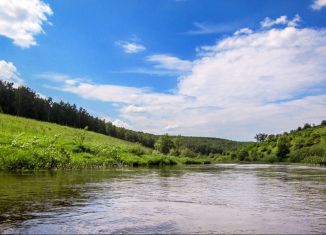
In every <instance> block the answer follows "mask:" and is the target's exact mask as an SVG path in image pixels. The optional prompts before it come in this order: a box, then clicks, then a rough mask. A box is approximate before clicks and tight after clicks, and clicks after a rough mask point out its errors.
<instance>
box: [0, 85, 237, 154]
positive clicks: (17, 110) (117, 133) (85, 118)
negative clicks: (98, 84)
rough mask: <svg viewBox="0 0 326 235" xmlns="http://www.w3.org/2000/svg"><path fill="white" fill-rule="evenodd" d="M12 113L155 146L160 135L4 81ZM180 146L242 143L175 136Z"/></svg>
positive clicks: (2, 91)
mask: <svg viewBox="0 0 326 235" xmlns="http://www.w3.org/2000/svg"><path fill="white" fill-rule="evenodd" d="M1 112H2V113H5V114H11V115H16V116H21V117H26V118H32V119H36V120H40V121H46V122H52V123H56V124H60V125H66V126H70V127H75V128H81V129H84V128H85V127H87V128H88V130H90V131H94V132H97V133H101V134H105V135H109V136H112V137H116V138H119V139H122V140H126V141H130V142H134V143H140V144H142V145H143V146H145V147H149V148H154V145H155V142H156V141H157V139H158V138H159V136H158V135H153V134H149V133H144V132H138V131H133V130H128V129H125V128H122V127H117V126H115V125H113V124H112V123H111V122H106V121H105V120H103V119H100V118H98V117H94V116H92V115H90V114H89V113H88V112H87V110H85V109H83V108H81V107H80V108H77V106H76V105H75V104H73V105H71V104H69V103H65V102H63V101H61V102H59V103H58V102H54V101H53V100H52V98H47V99H44V98H42V97H40V96H39V95H38V94H37V93H35V92H34V91H32V90H31V89H30V88H28V87H24V86H20V87H18V88H15V87H14V86H13V84H12V83H7V82H3V81H0V113H1ZM173 139H176V141H177V145H178V149H180V151H181V150H182V151H183V152H185V151H186V152H187V153H188V154H192V155H197V154H201V155H209V154H210V153H214V154H215V153H223V152H224V151H225V150H230V149H235V148H236V147H238V146H239V145H240V144H241V143H240V142H237V141H231V140H225V139H218V138H205V137H184V136H183V137H173Z"/></svg>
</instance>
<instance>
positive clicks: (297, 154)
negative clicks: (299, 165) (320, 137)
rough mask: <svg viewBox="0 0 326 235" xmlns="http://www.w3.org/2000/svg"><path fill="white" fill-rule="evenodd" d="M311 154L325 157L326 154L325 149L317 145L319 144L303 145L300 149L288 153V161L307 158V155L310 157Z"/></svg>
mask: <svg viewBox="0 0 326 235" xmlns="http://www.w3.org/2000/svg"><path fill="white" fill-rule="evenodd" d="M311 156H318V157H325V156H326V150H325V148H323V147H319V146H313V147H304V148H302V149H298V150H296V151H293V152H292V153H291V154H290V155H289V161H290V162H301V161H303V160H304V159H305V158H308V157H311Z"/></svg>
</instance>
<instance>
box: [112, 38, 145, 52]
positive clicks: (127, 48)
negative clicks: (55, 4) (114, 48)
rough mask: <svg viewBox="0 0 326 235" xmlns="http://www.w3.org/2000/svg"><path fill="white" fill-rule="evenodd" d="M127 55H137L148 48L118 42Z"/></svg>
mask: <svg viewBox="0 0 326 235" xmlns="http://www.w3.org/2000/svg"><path fill="white" fill-rule="evenodd" d="M116 44H117V45H118V46H120V47H121V48H122V49H123V51H124V52H125V53H127V54H135V53H139V52H142V51H145V50H146V47H145V46H144V45H142V44H139V43H136V42H127V41H118V42H116Z"/></svg>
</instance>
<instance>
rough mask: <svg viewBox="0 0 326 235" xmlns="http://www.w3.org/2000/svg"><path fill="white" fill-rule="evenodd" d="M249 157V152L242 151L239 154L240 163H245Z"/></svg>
mask: <svg viewBox="0 0 326 235" xmlns="http://www.w3.org/2000/svg"><path fill="white" fill-rule="evenodd" d="M248 157H249V153H248V151H247V150H243V149H242V150H240V151H239V153H238V159H239V161H244V160H245V159H247V158H248Z"/></svg>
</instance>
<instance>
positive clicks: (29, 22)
mask: <svg viewBox="0 0 326 235" xmlns="http://www.w3.org/2000/svg"><path fill="white" fill-rule="evenodd" d="M52 14H53V12H52V10H51V8H50V6H49V5H48V4H46V3H44V2H43V1H41V0H1V1H0V35H3V36H5V37H7V38H10V39H12V40H13V42H14V44H15V45H17V46H19V47H22V48H28V47H30V46H34V45H36V40H35V36H36V35H37V34H40V33H43V28H42V25H43V23H44V22H47V20H48V19H47V16H49V15H52Z"/></svg>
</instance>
